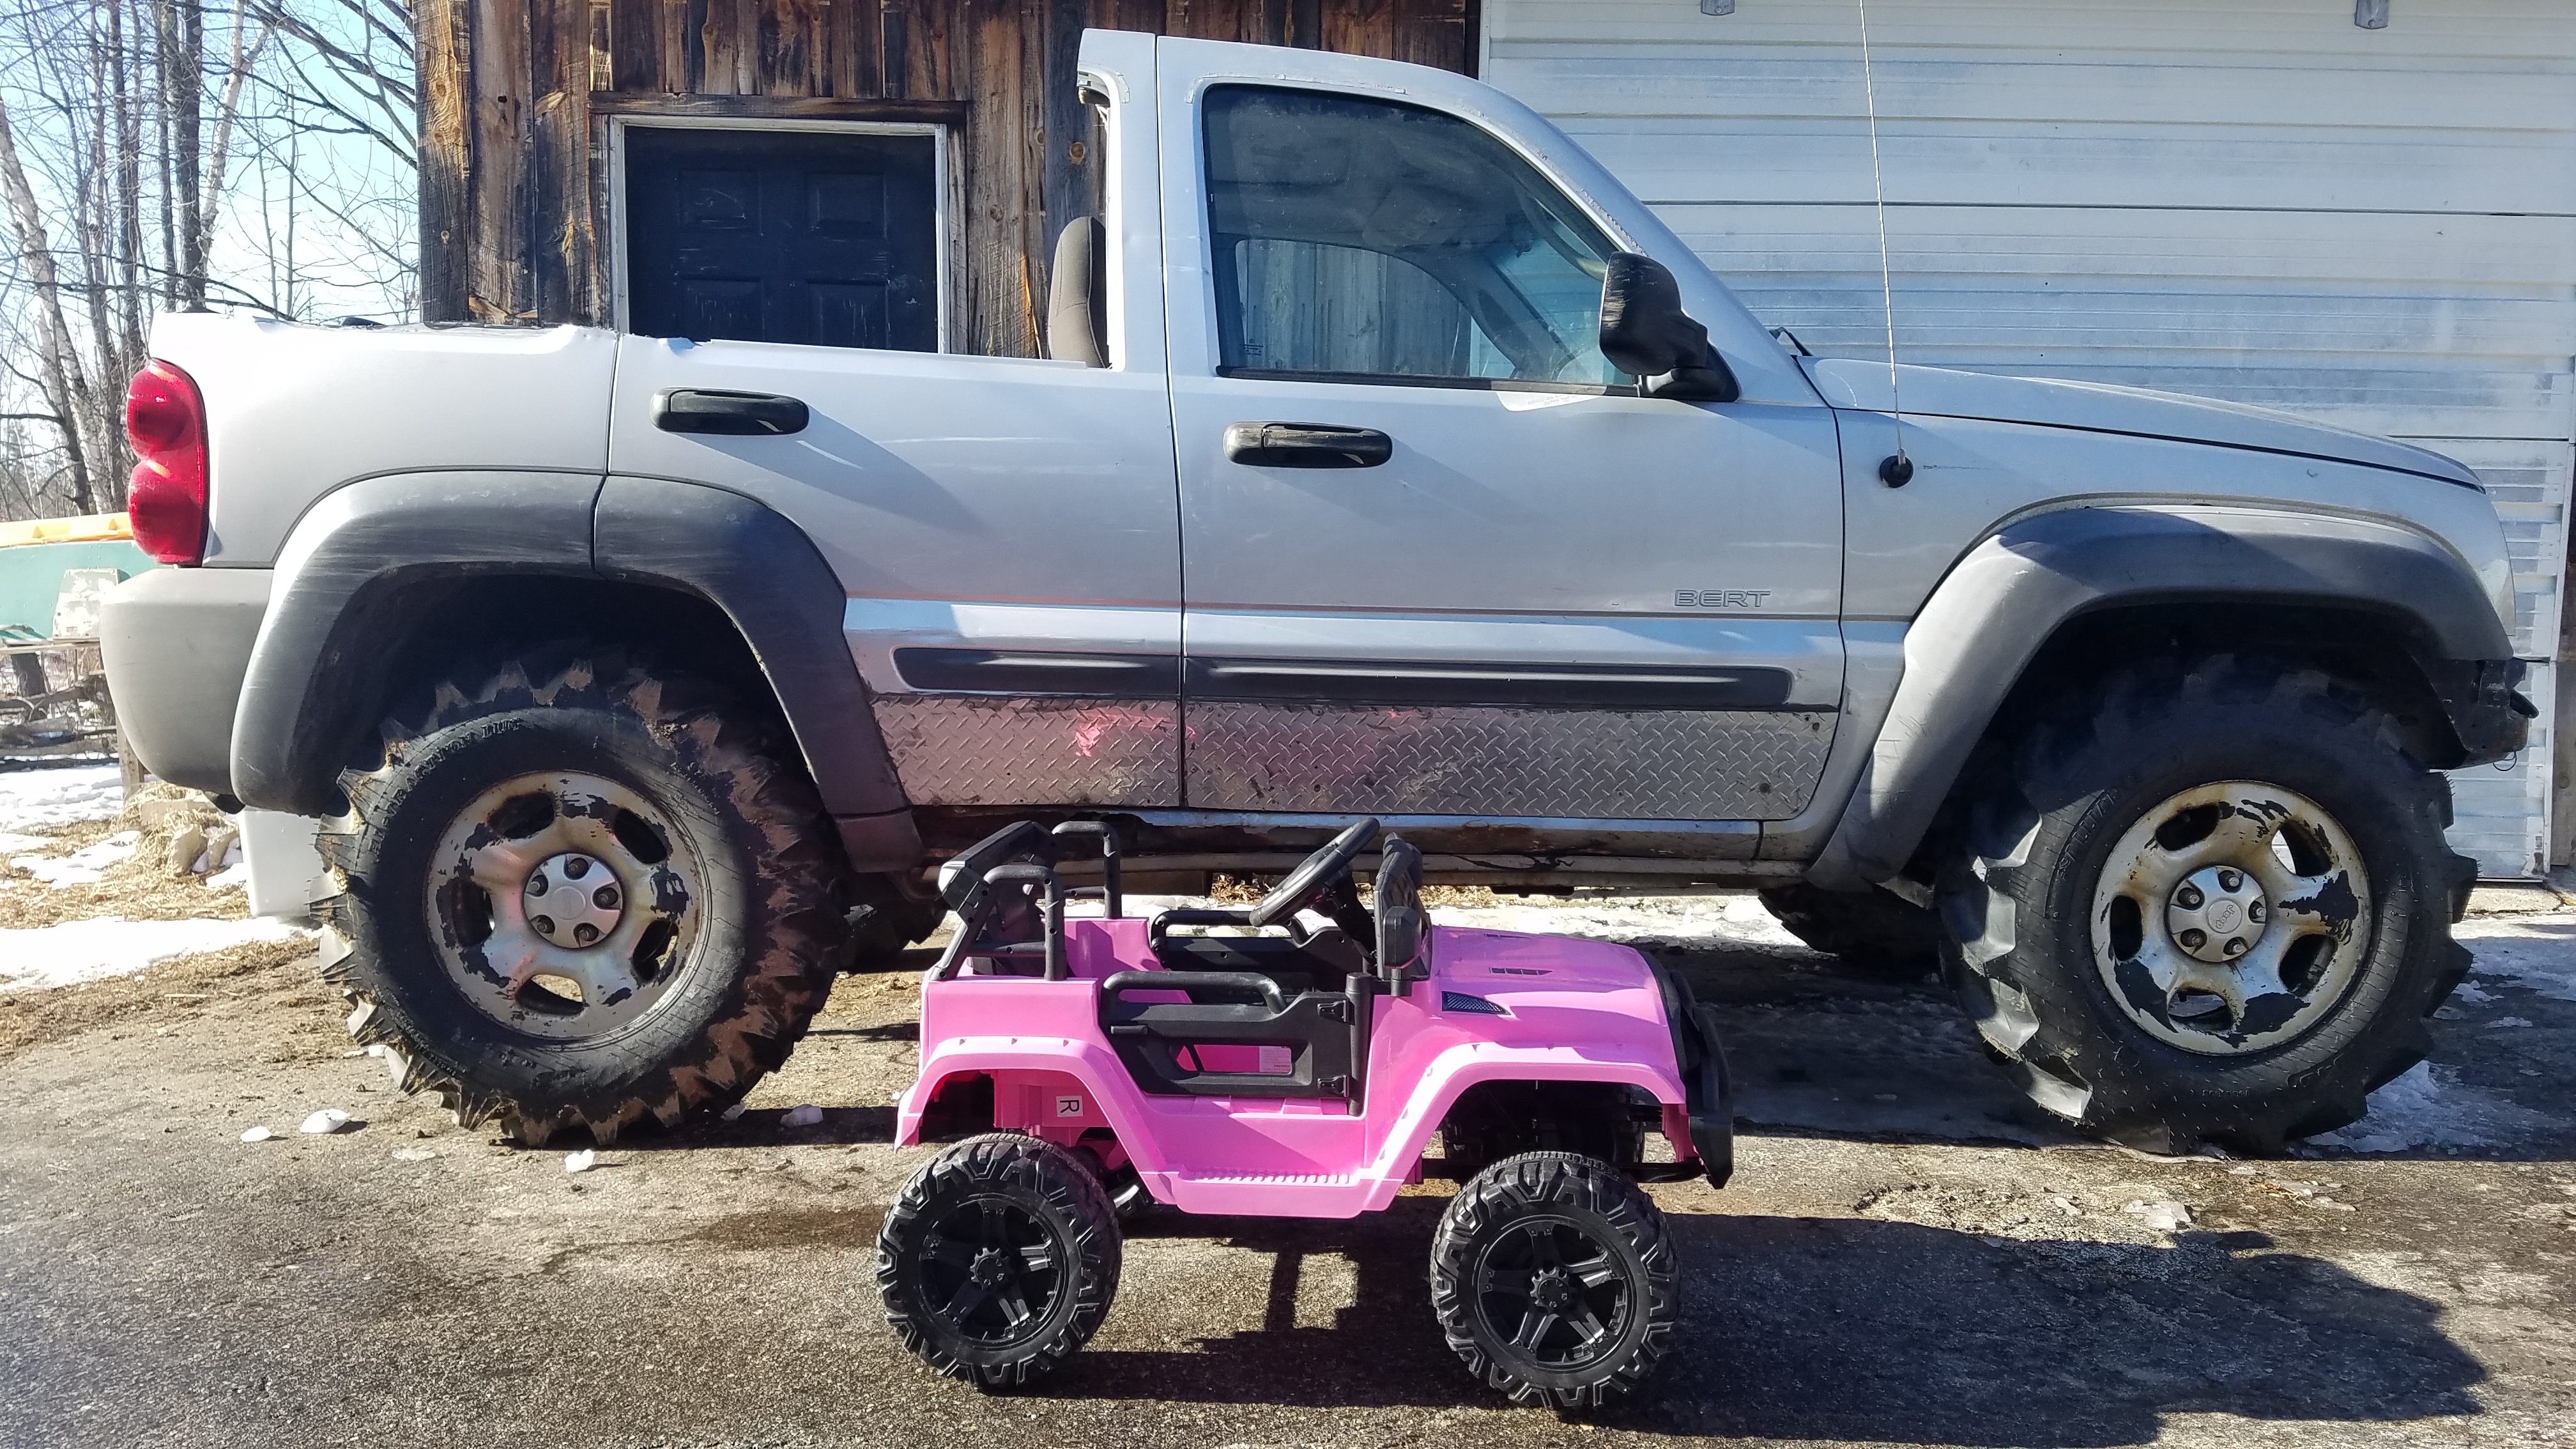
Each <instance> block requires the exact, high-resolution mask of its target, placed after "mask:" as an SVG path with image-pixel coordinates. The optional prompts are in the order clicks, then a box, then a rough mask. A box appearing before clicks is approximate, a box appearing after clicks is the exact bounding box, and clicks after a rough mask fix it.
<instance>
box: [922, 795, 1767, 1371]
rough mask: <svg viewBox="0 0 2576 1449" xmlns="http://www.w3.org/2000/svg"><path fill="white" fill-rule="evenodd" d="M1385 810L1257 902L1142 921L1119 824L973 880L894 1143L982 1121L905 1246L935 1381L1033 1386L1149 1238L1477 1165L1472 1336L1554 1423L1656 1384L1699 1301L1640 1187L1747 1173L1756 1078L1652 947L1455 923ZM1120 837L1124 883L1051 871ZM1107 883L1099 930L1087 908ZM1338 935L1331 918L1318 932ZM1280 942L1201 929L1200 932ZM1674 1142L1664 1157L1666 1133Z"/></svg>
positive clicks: (1326, 1203)
mask: <svg viewBox="0 0 2576 1449" xmlns="http://www.w3.org/2000/svg"><path fill="white" fill-rule="evenodd" d="M1377 833H1378V825H1377V822H1376V821H1375V820H1363V821H1361V822H1359V823H1358V824H1356V825H1353V826H1351V827H1350V828H1349V829H1347V830H1344V831H1343V832H1342V833H1341V834H1340V835H1338V836H1336V837H1334V838H1333V840H1332V841H1331V842H1330V843H1328V844H1326V845H1325V846H1324V848H1323V849H1321V850H1319V851H1317V852H1316V853H1315V854H1314V855H1313V856H1311V857H1309V858H1308V859H1307V860H1306V862H1305V863H1304V864H1302V865H1300V866H1299V867H1298V868H1297V870H1296V872H1295V874H1293V875H1291V876H1289V877H1288V879H1287V880H1286V881H1284V882H1282V883H1281V885H1280V886H1279V888H1278V889H1277V890H1276V891H1273V892H1272V893H1271V894H1270V896H1269V897H1268V898H1267V899H1265V900H1263V901H1262V902H1261V903H1260V904H1259V905H1257V906H1254V907H1253V908H1252V909H1250V910H1248V911H1220V910H1169V911H1164V912H1162V913H1161V914H1159V915H1157V916H1155V917H1154V918H1153V919H1152V920H1151V921H1145V920H1138V919H1132V918H1130V917H1128V916H1127V915H1126V914H1125V909H1124V906H1125V903H1124V901H1123V899H1122V898H1121V894H1120V889H1119V876H1118V841H1117V837H1116V836H1115V834H1114V833H1112V832H1111V830H1110V829H1109V827H1107V826H1105V825H1100V824H1095V823H1091V822H1073V823H1068V824H1066V825H1060V826H1058V827H1057V828H1056V830H1055V831H1054V832H1053V833H1052V834H1050V833H1047V832H1045V831H1043V830H1041V829H1040V828H1039V827H1038V826H1037V825H1035V824H1030V823H1023V824H1019V825H1013V826H1010V827H1008V828H1006V829H1004V830H1001V831H999V832H996V833H995V834H993V835H991V836H989V837H987V838H986V839H984V840H983V841H981V842H979V843H978V844H976V845H975V846H974V847H973V848H971V849H969V850H967V851H966V852H964V853H963V854H961V855H959V856H958V857H956V858H955V859H954V860H952V861H950V862H949V863H948V864H947V866H946V867H945V868H944V869H943V870H942V872H941V875H940V889H941V893H942V894H943V895H944V896H945V897H946V898H947V900H948V903H949V905H950V906H951V907H953V908H954V909H955V910H956V912H957V916H958V921H959V927H958V932H957V939H956V942H955V944H954V945H952V946H951V947H950V948H949V949H948V951H947V953H946V955H944V956H943V957H942V958H941V959H940V962H939V964H938V965H937V966H935V967H933V968H931V970H930V972H929V973H928V975H927V977H926V978H925V979H924V982H923V986H922V1000H921V1075H920V1077H919V1078H918V1079H917V1080H916V1081H915V1082H914V1083H913V1085H912V1089H911V1090H910V1091H908V1092H906V1093H905V1094H904V1098H903V1104H902V1108H901V1111H900V1114H899V1116H898V1119H897V1124H896V1141H898V1142H902V1143H907V1144H908V1143H915V1142H919V1141H920V1140H921V1139H922V1137H923V1135H924V1132H925V1130H928V1131H930V1132H931V1133H933V1134H934V1135H936V1134H937V1133H939V1132H940V1131H941V1130H943V1129H952V1128H954V1127H955V1126H957V1125H959V1124H963V1125H966V1126H969V1127H981V1126H982V1125H984V1124H985V1123H987V1122H989V1123H990V1124H991V1126H992V1127H993V1128H995V1129H997V1130H996V1131H994V1132H992V1133H989V1134H987V1135H983V1136H976V1137H971V1138H968V1139H967V1140H965V1141H961V1142H957V1143H955V1144H953V1145H951V1146H949V1147H946V1148H944V1149H942V1150H941V1151H940V1153H939V1155H938V1156H936V1157H934V1158H932V1159H931V1161H930V1163H929V1165H928V1166H926V1167H924V1168H922V1169H921V1170H920V1171H919V1172H917V1173H915V1174H914V1175H913V1177H912V1179H911V1180H910V1181H909V1182H907V1183H905V1184H904V1187H903V1192H902V1193H901V1195H900V1196H899V1197H898V1198H897V1199H896V1201H895V1205H894V1207H893V1209H892V1211H890V1212H889V1213H888V1214H887V1215H886V1220H885V1227H884V1230H883V1232H882V1233H880V1234H879V1236H878V1238H877V1283H878V1286H879V1288H880V1290H881V1291H882V1292H883V1294H884V1297H885V1307H886V1319H887V1321H888V1322H889V1323H891V1324H893V1325H894V1329H895V1332H896V1333H897V1334H898V1335H900V1336H901V1337H902V1339H903V1342H904V1346H905V1347H907V1348H909V1349H911V1350H912V1351H913V1352H914V1353H916V1354H918V1355H920V1357H921V1358H922V1359H923V1360H924V1361H925V1362H927V1363H929V1364H930V1365H931V1366H932V1367H934V1368H937V1369H939V1370H940V1371H941V1372H943V1373H948V1374H953V1375H955V1376H957V1377H959V1378H963V1379H967V1380H970V1381H972V1382H974V1383H976V1384H979V1385H983V1386H988V1387H989V1386H999V1385H1007V1384H1019V1383H1025V1382H1027V1381H1028V1380H1029V1379H1031V1378H1033V1377H1035V1376H1036V1375H1038V1374H1041V1373H1044V1372H1045V1371H1047V1370H1048V1369H1050V1368H1052V1367H1054V1366H1055V1364H1056V1363H1057V1362H1058V1361H1059V1360H1061V1359H1063V1358H1064V1357H1065V1356H1066V1355H1067V1354H1070V1353H1072V1352H1073V1351H1074V1350H1075V1349H1077V1348H1080V1347H1081V1346H1082V1345H1083V1343H1084V1342H1086V1341H1087V1340H1088V1339H1089V1338H1090V1337H1091V1335H1092V1331H1093V1330H1094V1329H1096V1328H1097V1327H1098V1326H1099V1324H1100V1318H1101V1315H1102V1314H1104V1313H1106V1312H1107V1311H1108V1310H1109V1302H1110V1299H1111V1298H1112V1297H1113V1296H1114V1295H1115V1294H1116V1292H1117V1290H1118V1262H1119V1230H1118V1223H1119V1218H1120V1217H1121V1216H1122V1215H1126V1214H1132V1213H1134V1212H1137V1211H1141V1210H1143V1209H1144V1208H1146V1207H1148V1206H1151V1205H1152V1204H1154V1203H1158V1202H1159V1203H1167V1204H1170V1205H1171V1206H1173V1207H1176V1208H1178V1209H1180V1210H1181V1211H1183V1212H1189V1213H1220V1214H1241V1215H1259V1216H1274V1217H1312V1218H1346V1217H1351V1216H1353V1215H1355V1214H1358V1213H1363V1212H1374V1211H1377V1210H1379V1209H1381V1208H1384V1207H1385V1206H1386V1205H1387V1204H1388V1203H1390V1202H1392V1201H1393V1200H1394V1198H1395V1195H1396V1192H1397V1190H1398V1189H1399V1188H1402V1187H1403V1186H1405V1185H1406V1184H1407V1183H1412V1182H1418V1181H1420V1180H1421V1177H1422V1168H1423V1151H1424V1149H1425V1147H1426V1146H1427V1145H1428V1143H1429V1141H1430V1138H1431V1134H1432V1132H1433V1130H1434V1129H1443V1131H1442V1136H1443V1141H1444V1143H1445V1144H1446V1148H1447V1153H1448V1158H1447V1163H1446V1166H1447V1168H1448V1171H1449V1173H1450V1174H1451V1175H1452V1176H1459V1177H1462V1178H1465V1177H1466V1176H1467V1174H1469V1173H1470V1172H1472V1173H1473V1176H1472V1178H1467V1180H1466V1181H1465V1183H1464V1186H1462V1187H1461V1188H1460V1189H1459V1191H1458V1195H1457V1196H1456V1197H1455V1198H1454V1199H1453V1200H1452V1201H1451V1203H1450V1205H1449V1209H1448V1211H1447V1213H1446V1214H1444V1215H1443V1216H1442V1218H1441V1220H1440V1230H1439V1233H1438V1235H1437V1237H1436V1238H1435V1239H1434V1240H1433V1243H1432V1248H1431V1296H1432V1304H1433V1306H1434V1308H1435V1309H1436V1310H1437V1311H1438V1313H1439V1316H1440V1325H1441V1329H1442V1331H1443V1332H1445V1333H1446V1334H1447V1335H1448V1339H1449V1346H1450V1347H1451V1348H1453V1349H1455V1350H1456V1351H1457V1353H1458V1356H1459V1357H1460V1358H1463V1359H1465V1360H1466V1361H1467V1365H1468V1367H1469V1368H1470V1369H1471V1370H1473V1371H1474V1372H1476V1373H1477V1374H1479V1375H1481V1376H1483V1378H1484V1379H1485V1381H1486V1382H1487V1383H1490V1384H1492V1385H1493V1386H1494V1387H1496V1388H1499V1389H1502V1390H1504V1391H1506V1392H1508V1393H1509V1394H1510V1395H1511V1396H1512V1397H1513V1398H1514V1399H1516V1400H1519V1401H1521V1402H1524V1403H1538V1404H1554V1405H1558V1406H1564V1407H1576V1406H1584V1405H1592V1404H1598V1403H1600V1402H1602V1401H1603V1400H1604V1399H1605V1398H1606V1397H1607V1396H1608V1395H1609V1394H1611V1393H1613V1392H1621V1391H1625V1390H1628V1389H1630V1388H1633V1387H1635V1386H1636V1385H1637V1384H1639V1383H1641V1382H1642V1381H1644V1380H1645V1378H1646V1377H1647V1376H1648V1375H1649V1374H1650V1373H1651V1372H1652V1370H1653V1368H1654V1366H1655V1364H1656V1362H1657V1360H1659V1359H1660V1358H1661V1357H1662V1356H1663V1354H1664V1351H1665V1349H1666V1347H1667V1345H1668V1342H1669V1340H1670V1337H1671V1334H1672V1327H1673V1323H1674V1320H1675V1317H1676V1315H1677V1312H1678V1308H1677V1302H1676V1297H1675V1294H1676V1289H1677V1287H1678V1283H1677V1280H1676V1277H1675V1273H1674V1267H1673V1255H1672V1249H1671V1247H1670V1245H1669V1244H1668V1243H1667V1241H1666V1239H1665V1235H1664V1225H1663V1216H1662V1214H1661V1213H1660V1212H1658V1211H1657V1210H1656V1207H1655V1205H1654V1202H1653V1201H1652V1200H1651V1199H1649V1198H1648V1197H1647V1196H1646V1195H1645V1193H1643V1192H1642V1191H1640V1190H1639V1189H1638V1187H1637V1186H1636V1184H1637V1181H1638V1180H1641V1179H1645V1180H1655V1179H1680V1178H1686V1177H1694V1176H1701V1175H1705V1176H1706V1177H1707V1178H1708V1180H1709V1181H1710V1182H1711V1183H1714V1184H1718V1185H1723V1184H1724V1183H1725V1181H1726V1178H1727V1174H1728V1171H1729V1170H1730V1167H1731V1165H1732V1152H1733V1139H1732V1121H1731V1114H1730V1112H1729V1108H1728V1101H1727V1083H1726V1069H1725V1063H1724V1060H1723V1058H1722V1057H1721V1056H1720V1055H1719V1052H1718V1046H1717V1039H1716V1034H1715V1031H1714V1030H1713V1027H1712V1024H1711V1022H1710V1020H1709V1018H1708V1017H1707V1016H1706V1015H1705V1014H1704V1009H1703V1008H1699V1007H1696V1006H1694V1005H1693V1003H1692V1001H1691V999H1690V995H1689V992H1688V989H1687V988H1686V987H1684V986H1683V985H1682V983H1680V982H1678V981H1676V980H1674V979H1673V978H1672V977H1671V976H1669V975H1667V974H1666V973H1665V972H1664V971H1663V970H1661V969H1660V968H1659V967H1657V966H1656V965H1655V964H1654V963H1653V962H1651V961H1648V960H1647V959H1646V958H1645V957H1643V956H1640V955H1638V954H1637V953H1636V952H1635V951H1632V950H1629V949H1628V948H1627V947H1624V946H1614V945H1608V944H1605V943H1602V942H1597V941H1579V940H1569V939H1565V938H1561V937H1551V936H1529V935H1520V934H1516V933H1512V932H1507V931H1476V930H1453V929H1450V928H1448V927H1434V928H1428V929H1426V927H1425V924H1424V919H1423V914H1422V906H1421V883H1422V856H1421V853H1420V852H1418V851H1416V850H1415V849H1414V848H1413V847H1412V846H1410V845H1407V844H1406V843H1405V842H1404V841H1402V840H1400V839H1398V838H1396V837H1393V836H1389V837H1388V838H1387V839H1386V841H1385V842H1384V843H1383V845H1382V846H1380V847H1379V851H1378V855H1379V861H1380V864H1379V867H1378V873H1377V892H1376V897H1375V905H1376V910H1375V912H1374V914H1372V913H1371V911H1370V910H1369V908H1368V907H1367V906H1366V905H1364V904H1362V902H1361V900H1360V896H1359V891H1358V888H1357V887H1356V885H1355V884H1354V883H1353V880H1352V867H1353V865H1354V864H1355V863H1356V862H1357V861H1358V860H1359V858H1360V855H1361V853H1362V852H1363V851H1365V850H1367V849H1368V848H1369V847H1370V845H1371V844H1372V842H1374V841H1375V840H1376V837H1377ZM1094 837H1096V838H1097V840H1098V842H1099V851H1100V854H1101V857H1102V859H1101V862H1100V870H1101V879H1102V881H1103V884H1102V885H1101V886H1098V887H1085V888H1083V889H1080V890H1068V889H1067V888H1066V886H1065V884H1064V882H1063V880H1062V879H1061V878H1060V877H1059V876H1058V874H1057V873H1056V871H1055V869H1054V866H1055V864H1056V863H1058V862H1059V861H1061V860H1063V859H1065V858H1066V857H1067V856H1068V855H1070V854H1072V853H1074V852H1076V851H1079V852H1081V853H1085V854H1087V853H1088V852H1089V849H1090V845H1089V841H1090V839H1091V838H1094ZM1078 897H1097V898H1099V899H1100V900H1101V901H1102V902H1103V904H1104V905H1105V907H1106V910H1105V913H1104V915H1103V916H1101V917H1099V918H1089V917H1085V918H1080V919H1072V920H1068V919H1066V914H1065V906H1066V902H1067V901H1068V900H1072V899H1075V898H1078ZM1307 913H1311V914H1312V916H1316V917H1320V918H1322V920H1321V922H1317V921H1315V920H1312V919H1310V918H1309V917H1308V915H1307ZM1209 926H1233V927H1248V928H1253V929H1255V930H1259V931H1263V932H1271V931H1275V932H1277V933H1278V934H1257V935H1242V934H1236V935H1201V934H1180V933H1176V932H1175V930H1174V928H1175V927H1184V928H1204V927H1209ZM1649 1126H1651V1127H1654V1128H1656V1129H1657V1130H1660V1131H1661V1132H1662V1133H1663V1135H1664V1137H1665V1139H1666V1140H1667V1141H1668V1142H1669V1143H1670V1144H1671V1148H1672V1150H1671V1154H1670V1156H1671V1158H1672V1160H1671V1161H1669V1162H1659V1163H1653V1164H1649V1163H1647V1162H1646V1161H1645V1160H1644V1158H1645V1153H1644V1151H1643V1147H1644V1134H1645V1129H1646V1128H1648V1127H1649Z"/></svg>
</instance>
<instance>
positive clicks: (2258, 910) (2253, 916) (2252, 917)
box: [2245, 901, 2263, 926]
mask: <svg viewBox="0 0 2576 1449" xmlns="http://www.w3.org/2000/svg"><path fill="white" fill-rule="evenodd" d="M2245 919H2247V920H2249V921H2252V922H2253V923H2254V924H2256V925H2258V926H2259V925H2261V924H2263V903H2262V902H2261V901H2247V902H2246V903H2245Z"/></svg>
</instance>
